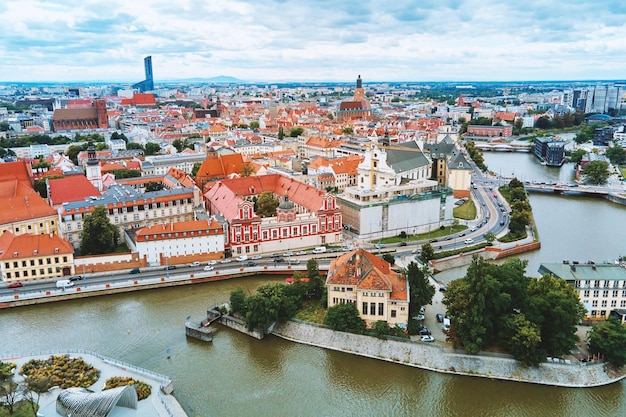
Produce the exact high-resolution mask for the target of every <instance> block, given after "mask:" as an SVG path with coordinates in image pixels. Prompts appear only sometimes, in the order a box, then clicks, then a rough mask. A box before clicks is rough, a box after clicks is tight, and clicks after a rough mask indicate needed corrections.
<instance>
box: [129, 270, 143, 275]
mask: <svg viewBox="0 0 626 417" xmlns="http://www.w3.org/2000/svg"><path fill="white" fill-rule="evenodd" d="M140 272H141V270H140V269H139V268H133V269H131V270H130V271H128V273H129V274H133V275H135V274H139V273H140Z"/></svg>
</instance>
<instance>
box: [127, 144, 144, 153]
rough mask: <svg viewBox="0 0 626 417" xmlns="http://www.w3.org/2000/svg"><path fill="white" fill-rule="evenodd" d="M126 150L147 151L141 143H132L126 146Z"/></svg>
mask: <svg viewBox="0 0 626 417" xmlns="http://www.w3.org/2000/svg"><path fill="white" fill-rule="evenodd" d="M126 149H129V150H130V149H139V150H140V151H144V152H145V149H144V148H143V146H142V145H141V143H137V142H130V143H127V144H126Z"/></svg>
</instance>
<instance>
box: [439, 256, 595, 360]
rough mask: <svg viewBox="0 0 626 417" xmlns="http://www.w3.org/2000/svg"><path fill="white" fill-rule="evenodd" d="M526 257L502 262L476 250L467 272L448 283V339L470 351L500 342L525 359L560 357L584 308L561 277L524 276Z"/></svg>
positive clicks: (573, 341) (570, 345) (573, 338)
mask: <svg viewBox="0 0 626 417" xmlns="http://www.w3.org/2000/svg"><path fill="white" fill-rule="evenodd" d="M526 265H527V261H522V260H520V259H516V258H515V259H509V260H507V261H505V262H504V264H502V265H493V264H489V263H487V262H486V261H485V260H484V259H483V258H481V257H478V256H476V255H475V256H474V257H473V259H472V262H471V264H470V266H469V268H468V270H467V274H466V275H465V277H463V278H461V279H458V280H455V281H453V282H452V283H450V285H449V286H448V291H447V292H446V295H445V297H444V301H443V303H444V304H445V305H446V306H447V311H448V314H449V315H450V317H451V328H450V330H449V331H448V339H449V340H450V341H451V342H452V343H453V344H454V346H455V347H463V348H465V349H466V350H467V351H468V352H470V353H473V354H475V353H478V352H480V351H483V350H486V349H489V348H494V347H497V346H498V347H503V348H505V349H507V350H508V351H509V352H511V353H512V354H513V355H514V356H515V357H516V359H517V360H519V361H520V362H522V363H524V364H526V365H537V364H539V363H540V362H541V361H542V360H543V359H544V358H545V357H546V356H554V357H560V356H562V355H565V354H567V353H569V352H570V350H571V349H572V348H574V347H575V345H576V342H577V340H578V337H577V335H576V325H577V324H578V322H579V321H580V320H581V319H582V318H583V316H584V312H585V309H584V307H583V305H582V304H581V303H580V301H579V299H578V295H577V294H576V291H575V290H574V289H573V288H572V287H571V286H569V285H568V284H567V283H566V282H565V281H564V280H562V279H558V278H554V277H552V276H550V275H544V276H543V277H541V278H539V279H535V278H527V277H526V276H525V269H526Z"/></svg>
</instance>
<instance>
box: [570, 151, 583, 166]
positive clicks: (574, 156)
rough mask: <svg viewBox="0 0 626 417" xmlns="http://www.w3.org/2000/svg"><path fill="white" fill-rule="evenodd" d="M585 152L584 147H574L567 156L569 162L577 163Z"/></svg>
mask: <svg viewBox="0 0 626 417" xmlns="http://www.w3.org/2000/svg"><path fill="white" fill-rule="evenodd" d="M586 154H587V151H586V150H584V149H576V150H575V151H574V152H572V154H571V155H570V157H569V160H570V162H573V163H575V164H579V163H580V161H582V159H583V156H585V155H586Z"/></svg>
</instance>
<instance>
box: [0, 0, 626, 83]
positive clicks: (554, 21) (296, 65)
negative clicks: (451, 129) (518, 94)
mask: <svg viewBox="0 0 626 417" xmlns="http://www.w3.org/2000/svg"><path fill="white" fill-rule="evenodd" d="M7 3H8V4H4V5H2V6H0V21H2V22H4V23H3V25H0V39H2V42H0V79H2V80H9V81H11V80H15V81H71V80H76V81H78V80H94V81H95V80H115V81H122V82H129V83H131V82H136V81H140V80H141V79H143V62H142V60H143V57H144V56H147V55H152V59H153V67H154V75H155V80H156V82H157V84H158V82H159V80H160V79H161V80H164V79H173V78H187V77H211V76H215V75H221V74H225V75H231V76H234V77H238V78H240V79H251V80H252V79H254V80H258V79H265V80H280V79H299V80H349V81H351V80H353V79H354V77H355V75H356V74H362V75H363V77H364V79H365V80H372V81H373V80H389V81H393V80H403V81H429V80H525V79H529V80H532V79H580V78H584V79H620V78H625V77H624V76H623V73H624V71H623V64H622V63H623V61H624V58H625V53H626V45H625V44H624V42H623V40H624V39H626V23H625V22H626V19H625V17H626V2H622V1H603V0H576V1H573V2H572V1H568V0H554V1H551V2H545V1H543V0H527V1H524V2H502V1H496V0H467V1H458V0H457V1H454V0H413V1H402V2H380V1H373V0H372V1H369V2H368V1H362V2H354V1H352V0H333V1H330V0H291V1H281V0H270V1H267V0H238V1H231V0H213V1H210V2H196V1H191V0H184V1H176V2H171V1H164V0H144V1H141V2H128V1H125V0H111V1H108V2H106V3H103V2H102V1H95V0H89V1H85V0H83V1H79V0H21V1H19V2H7Z"/></svg>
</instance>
